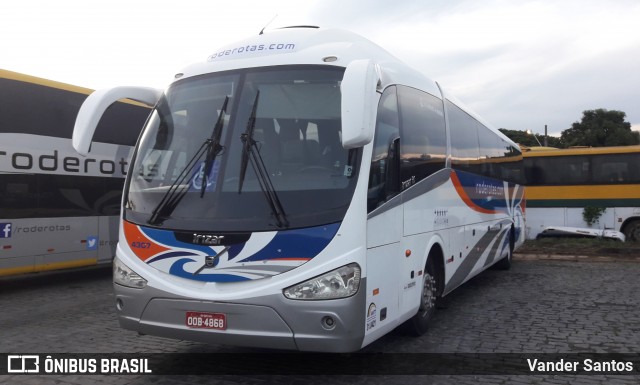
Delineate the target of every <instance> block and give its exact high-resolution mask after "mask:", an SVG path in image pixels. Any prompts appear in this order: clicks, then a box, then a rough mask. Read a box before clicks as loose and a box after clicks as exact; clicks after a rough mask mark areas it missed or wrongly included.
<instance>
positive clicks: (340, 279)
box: [283, 263, 360, 300]
mask: <svg viewBox="0 0 640 385" xmlns="http://www.w3.org/2000/svg"><path fill="white" fill-rule="evenodd" d="M358 287H360V266H358V265H357V264H355V263H352V264H349V265H346V266H342V267H340V268H337V269H335V270H332V271H330V272H328V273H326V274H323V275H320V276H318V277H315V278H311V279H310V280H308V281H305V282H302V283H299V284H297V285H294V286H291V287H288V288H286V289H284V291H283V293H284V296H285V297H287V298H289V299H301V300H317V299H337V298H346V297H351V296H352V295H354V294H355V293H357V292H358Z"/></svg>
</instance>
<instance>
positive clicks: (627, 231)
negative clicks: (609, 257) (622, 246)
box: [624, 219, 640, 242]
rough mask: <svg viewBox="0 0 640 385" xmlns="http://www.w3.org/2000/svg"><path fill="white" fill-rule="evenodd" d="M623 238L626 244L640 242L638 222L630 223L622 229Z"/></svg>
mask: <svg viewBox="0 0 640 385" xmlns="http://www.w3.org/2000/svg"><path fill="white" fill-rule="evenodd" d="M624 236H625V238H626V241H627V242H640V220H638V219H636V220H634V221H631V223H629V224H628V225H626V226H625V227H624Z"/></svg>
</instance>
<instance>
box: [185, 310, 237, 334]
mask: <svg viewBox="0 0 640 385" xmlns="http://www.w3.org/2000/svg"><path fill="white" fill-rule="evenodd" d="M185 324H186V325H187V327H190V328H200V329H216V330H226V329H227V316H226V315H224V314H222V313H201V312H198V311H188V312H187V317H186V319H185Z"/></svg>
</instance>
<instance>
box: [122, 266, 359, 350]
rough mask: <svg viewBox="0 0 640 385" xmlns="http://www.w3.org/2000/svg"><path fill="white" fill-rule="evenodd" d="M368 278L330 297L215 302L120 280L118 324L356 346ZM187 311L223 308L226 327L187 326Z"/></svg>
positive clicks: (167, 333)
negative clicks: (352, 291) (344, 293)
mask: <svg viewBox="0 0 640 385" xmlns="http://www.w3.org/2000/svg"><path fill="white" fill-rule="evenodd" d="M365 281H366V280H365V279H363V280H362V281H361V283H360V290H358V293H356V295H354V296H352V297H349V298H343V299H335V300H327V301H294V300H289V299H287V298H285V297H284V295H282V294H274V295H268V296H262V297H255V298H250V299H244V300H242V301H234V302H216V301H207V300H198V299H190V298H182V297H177V296H176V295H174V294H171V293H168V292H165V291H162V290H159V289H156V288H153V287H150V286H147V287H146V288H144V289H134V288H128V287H124V286H121V285H118V284H114V291H115V294H116V308H117V313H118V320H119V323H120V326H121V327H122V328H124V329H128V330H133V331H137V332H139V333H142V334H149V335H155V336H160V337H167V338H173V339H179V340H190V341H197V342H204V343H211V344H225V345H235V346H247V347H258V348H272V349H288V350H301V351H317V352H352V351H356V350H359V349H360V348H361V347H362V343H363V340H364V330H365V299H366V298H365V295H366V294H365V293H366V291H365V288H366V282H365ZM187 312H202V313H221V314H224V315H225V317H226V329H225V330H217V329H209V328H194V327H189V326H187V325H186V315H187Z"/></svg>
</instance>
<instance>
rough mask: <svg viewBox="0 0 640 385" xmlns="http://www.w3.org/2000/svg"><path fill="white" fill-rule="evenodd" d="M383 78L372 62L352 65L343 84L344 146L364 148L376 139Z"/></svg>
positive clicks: (353, 63) (358, 61) (349, 66)
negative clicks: (379, 85)
mask: <svg viewBox="0 0 640 385" xmlns="http://www.w3.org/2000/svg"><path fill="white" fill-rule="evenodd" d="M379 81H380V78H379V76H378V73H377V71H376V67H375V64H374V63H373V62H372V61H371V60H355V61H352V62H351V63H349V65H348V66H347V69H346V70H345V72H344V77H343V79H342V83H341V85H340V92H341V93H342V106H341V110H342V147H344V148H345V149H350V148H357V147H362V146H364V145H366V144H368V143H370V142H371V140H373V131H374V126H375V122H376V111H377V107H378V100H379V99H380V95H379V94H378V93H377V92H376V90H377V87H378V82H379Z"/></svg>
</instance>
